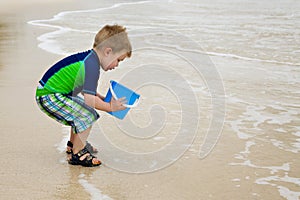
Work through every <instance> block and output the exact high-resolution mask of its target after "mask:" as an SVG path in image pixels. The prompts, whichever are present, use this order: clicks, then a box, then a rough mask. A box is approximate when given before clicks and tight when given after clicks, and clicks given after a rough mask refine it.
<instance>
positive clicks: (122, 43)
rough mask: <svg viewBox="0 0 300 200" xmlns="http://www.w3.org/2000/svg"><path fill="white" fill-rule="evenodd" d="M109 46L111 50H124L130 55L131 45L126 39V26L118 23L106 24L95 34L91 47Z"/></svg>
mask: <svg viewBox="0 0 300 200" xmlns="http://www.w3.org/2000/svg"><path fill="white" fill-rule="evenodd" d="M103 47H109V48H111V49H112V51H113V52H115V53H119V52H121V51H126V53H127V57H130V56H131V52H132V47H131V44H130V41H129V39H128V35H127V32H126V28H125V27H123V26H120V25H112V26H111V25H106V26H104V27H103V28H102V29H101V30H100V31H99V32H98V33H97V34H96V36H95V40H94V44H93V48H97V49H102V48H103Z"/></svg>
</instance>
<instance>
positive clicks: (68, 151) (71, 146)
mask: <svg viewBox="0 0 300 200" xmlns="http://www.w3.org/2000/svg"><path fill="white" fill-rule="evenodd" d="M68 147H69V148H68ZM72 148H73V143H72V142H71V141H68V143H67V150H66V153H67V154H71V153H73V151H72Z"/></svg>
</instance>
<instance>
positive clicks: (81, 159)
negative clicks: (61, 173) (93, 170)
mask: <svg viewBox="0 0 300 200" xmlns="http://www.w3.org/2000/svg"><path fill="white" fill-rule="evenodd" d="M68 162H69V164H71V165H81V166H84V167H95V166H99V165H101V161H100V160H98V159H97V158H96V157H95V156H93V155H92V154H91V153H90V152H89V151H88V150H87V149H86V147H84V148H83V149H82V150H80V151H79V152H78V153H77V154H74V153H72V156H71V158H70V159H69V161H68Z"/></svg>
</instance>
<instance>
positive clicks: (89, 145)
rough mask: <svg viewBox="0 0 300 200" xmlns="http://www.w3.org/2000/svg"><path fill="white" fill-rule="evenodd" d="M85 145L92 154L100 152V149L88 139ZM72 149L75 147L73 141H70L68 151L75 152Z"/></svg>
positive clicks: (69, 152)
mask: <svg viewBox="0 0 300 200" xmlns="http://www.w3.org/2000/svg"><path fill="white" fill-rule="evenodd" d="M85 147H86V149H87V150H88V151H89V152H90V153H91V154H95V153H98V150H97V149H96V148H95V147H93V146H92V145H91V144H90V143H89V142H88V141H86V146H85ZM72 149H73V143H72V142H71V141H68V143H67V150H66V153H67V154H71V153H72V152H73V151H72Z"/></svg>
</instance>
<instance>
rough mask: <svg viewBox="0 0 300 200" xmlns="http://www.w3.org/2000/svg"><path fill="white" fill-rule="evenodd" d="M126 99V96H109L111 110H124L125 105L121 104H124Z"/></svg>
mask: <svg viewBox="0 0 300 200" xmlns="http://www.w3.org/2000/svg"><path fill="white" fill-rule="evenodd" d="M126 103H127V101H126V97H122V98H119V99H118V100H116V99H115V98H113V97H112V98H111V101H110V108H111V111H112V112H114V111H119V110H125V109H126V107H125V106H123V104H126Z"/></svg>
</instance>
